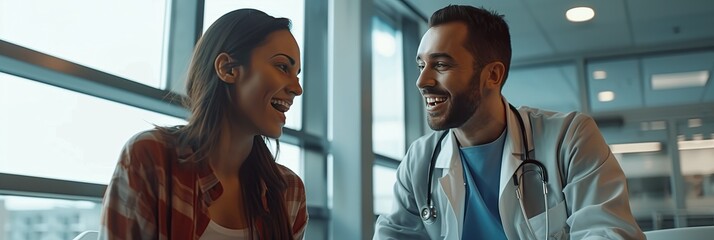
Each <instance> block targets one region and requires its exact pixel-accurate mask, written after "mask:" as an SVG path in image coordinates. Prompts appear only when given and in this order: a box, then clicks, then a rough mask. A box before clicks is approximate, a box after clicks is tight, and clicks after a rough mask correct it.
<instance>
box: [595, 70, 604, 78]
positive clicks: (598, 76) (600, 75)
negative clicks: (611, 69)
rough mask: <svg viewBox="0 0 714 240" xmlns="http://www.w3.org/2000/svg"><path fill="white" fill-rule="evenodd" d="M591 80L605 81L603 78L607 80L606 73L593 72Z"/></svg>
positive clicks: (601, 71)
mask: <svg viewBox="0 0 714 240" xmlns="http://www.w3.org/2000/svg"><path fill="white" fill-rule="evenodd" d="M593 78H594V79H597V80H600V79H605V78H607V72H605V71H603V70H597V71H594V72H593Z"/></svg>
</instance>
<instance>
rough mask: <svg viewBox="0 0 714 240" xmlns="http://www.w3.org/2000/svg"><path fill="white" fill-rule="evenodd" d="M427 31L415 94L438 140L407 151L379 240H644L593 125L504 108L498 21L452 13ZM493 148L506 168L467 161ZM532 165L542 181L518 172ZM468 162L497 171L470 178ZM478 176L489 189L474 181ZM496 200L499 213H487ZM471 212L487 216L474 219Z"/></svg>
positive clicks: (502, 38) (503, 51)
mask: <svg viewBox="0 0 714 240" xmlns="http://www.w3.org/2000/svg"><path fill="white" fill-rule="evenodd" d="M429 26H430V28H429V30H428V31H427V32H426V33H425V35H424V36H423V38H422V40H421V43H420V45H419V50H418V53H417V60H416V61H417V64H418V66H419V68H420V69H421V73H420V76H419V79H418V80H417V83H416V84H417V87H418V88H419V90H420V91H421V93H422V95H423V97H424V103H425V107H426V111H427V121H428V123H429V126H430V127H431V128H432V129H434V130H437V131H435V132H434V133H431V134H428V135H426V136H423V137H421V138H420V139H418V140H416V141H415V142H414V143H412V145H411V147H410V148H409V150H408V152H407V154H406V156H405V157H404V159H403V160H402V162H401V164H400V166H399V168H398V170H397V182H396V184H395V185H394V193H395V199H394V208H393V211H392V212H391V213H389V214H386V215H382V216H380V217H379V218H378V220H377V223H376V227H375V234H374V239H474V238H487V239H498V238H501V239H503V238H507V239H545V238H546V235H547V238H548V239H644V238H645V237H644V235H643V233H642V230H640V228H639V227H638V226H637V223H636V222H635V220H634V218H633V216H632V213H631V211H630V206H629V200H628V193H627V185H626V179H625V176H624V174H623V172H622V169H621V168H620V166H619V164H618V163H617V160H616V159H615V157H614V156H613V154H612V152H611V151H610V149H609V147H608V145H607V144H606V143H605V141H604V139H603V137H602V135H601V134H600V132H599V130H598V128H597V126H596V124H595V122H594V121H593V120H592V119H591V118H590V117H588V116H586V115H583V114H579V113H575V112H571V113H556V112H549V111H544V110H539V109H534V108H527V107H521V108H520V109H515V108H512V107H510V105H509V103H508V102H507V101H506V99H505V98H504V97H503V96H501V88H502V86H503V84H504V83H505V81H506V78H507V76H508V67H509V64H510V58H511V47H510V35H509V33H508V26H507V24H506V23H505V21H504V20H503V16H501V15H498V14H496V13H494V12H490V11H487V10H484V9H480V8H474V7H471V6H453V5H452V6H448V7H445V8H443V9H441V10H439V11H437V12H435V13H434V15H432V17H431V20H430V21H429ZM533 84H538V81H537V79H534V81H533ZM533 94H535V95H537V94H540V93H537V92H534V93H533ZM519 116H520V119H519ZM524 134H525V135H524ZM442 137H443V139H441V140H440V138H442ZM498 142H500V145H496V146H498V149H496V150H497V151H496V152H498V153H500V154H498V156H500V157H496V158H489V159H471V160H469V159H468V157H464V156H462V152H463V151H464V150H465V149H467V148H469V147H479V146H492V145H493V144H494V143H498ZM437 146H439V148H440V149H436V148H437ZM526 148H527V150H524V149H526ZM435 149H436V150H435ZM432 155H433V156H432ZM525 159H529V160H537V161H538V162H540V163H541V164H542V166H543V168H544V169H540V168H538V166H536V165H535V164H526V165H524V167H522V168H518V166H519V165H520V164H521V163H522V162H523V160H525ZM465 161H475V162H479V161H496V162H487V163H492V164H491V166H496V167H495V168H493V169H492V170H491V172H489V171H488V169H487V170H484V169H481V170H480V172H479V171H475V173H476V174H474V170H470V168H469V167H465V165H464V162H465ZM432 162H433V163H432ZM432 164H433V168H432V169H431V170H430V166H431V165H432ZM467 165H471V164H467ZM499 166H500V170H499ZM541 170H543V171H545V172H540V171H541ZM493 172H495V173H496V174H495V175H494V174H493ZM429 173H431V176H430V174H429ZM478 174H483V175H484V176H493V177H491V178H492V180H493V181H485V182H476V184H474V183H475V181H469V180H467V179H475V178H478V177H479V176H474V175H478ZM514 175H516V177H518V179H519V182H521V184H520V185H519V186H520V188H519V187H516V186H515V184H514ZM544 175H547V176H548V181H547V184H546V185H547V198H544V195H543V192H544V191H543V190H542V189H543V188H542V184H541V182H542V181H541V178H542V177H541V176H544ZM429 179H431V182H430V180H429ZM429 183H431V185H429ZM472 185H473V186H472ZM466 189H468V191H467V190H466ZM489 194H490V195H492V196H495V198H494V199H496V200H495V201H493V203H494V204H491V205H489V204H488V203H487V202H488V201H487V196H489ZM519 196H520V197H521V199H522V202H521V201H519V198H517V197H519ZM475 202H478V203H483V204H482V205H479V206H480V207H481V209H480V210H479V209H476V210H478V212H477V214H476V215H477V216H476V217H474V216H471V217H469V216H467V215H468V214H469V212H470V213H474V212H473V209H472V211H468V208H474V207H477V206H476V205H478V204H474V203H475ZM546 202H547V203H546ZM546 204H547V211H545V210H546ZM430 206H433V210H431V208H429V207H430ZM485 212H492V213H496V215H495V216H494V217H493V218H489V217H488V216H489V215H488V213H485ZM483 216H486V217H483ZM546 219H547V220H546ZM546 224H547V226H546ZM529 225H530V226H529ZM484 226H486V227H484ZM487 226H495V227H487ZM546 231H547V232H546ZM474 236H480V237H474Z"/></svg>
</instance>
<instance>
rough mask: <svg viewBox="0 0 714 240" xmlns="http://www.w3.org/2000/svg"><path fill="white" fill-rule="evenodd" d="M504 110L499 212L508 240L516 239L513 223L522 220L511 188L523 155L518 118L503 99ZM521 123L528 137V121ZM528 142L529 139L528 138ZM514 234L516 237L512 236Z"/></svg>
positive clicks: (524, 117)
mask: <svg viewBox="0 0 714 240" xmlns="http://www.w3.org/2000/svg"><path fill="white" fill-rule="evenodd" d="M503 103H504V108H505V109H506V128H507V129H508V130H507V131H508V132H507V135H506V141H505V143H504V145H503V155H502V158H501V177H500V182H499V189H500V192H499V204H498V207H499V211H500V215H501V222H502V223H504V224H503V229H504V231H505V233H506V236H507V237H508V238H509V239H512V238H518V235H517V234H516V232H517V231H518V230H517V229H516V225H518V224H513V223H519V222H522V221H523V220H521V219H519V218H522V217H518V216H520V214H519V213H520V212H519V211H520V206H519V204H518V199H517V198H516V194H515V191H516V189H515V187H514V186H513V174H514V173H515V171H516V168H517V167H518V165H519V164H520V163H521V155H522V153H523V147H522V146H523V145H522V140H523V136H521V129H520V125H519V123H518V118H517V117H516V115H515V114H516V113H514V112H513V111H511V109H510V108H509V105H508V102H507V101H506V99H505V98H504V99H503ZM521 116H522V117H523V121H524V125H525V127H526V128H525V129H526V134H527V135H530V130H529V129H530V121H529V119H528V117H527V116H523V115H521ZM528 139H529V140H530V139H531V137H530V136H528ZM531 146H532V143H530V142H529V144H528V148H529V149H530V148H531ZM514 234H516V235H514Z"/></svg>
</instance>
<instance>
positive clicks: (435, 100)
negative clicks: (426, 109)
mask: <svg viewBox="0 0 714 240" xmlns="http://www.w3.org/2000/svg"><path fill="white" fill-rule="evenodd" d="M444 101H446V98H445V97H428V98H426V103H429V104H433V103H441V102H444Z"/></svg>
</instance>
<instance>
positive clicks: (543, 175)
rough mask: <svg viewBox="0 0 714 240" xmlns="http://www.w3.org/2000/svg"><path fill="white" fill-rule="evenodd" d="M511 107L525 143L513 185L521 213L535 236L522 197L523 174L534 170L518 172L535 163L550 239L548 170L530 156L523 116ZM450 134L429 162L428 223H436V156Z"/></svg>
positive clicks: (425, 217) (424, 215) (424, 210)
mask: <svg viewBox="0 0 714 240" xmlns="http://www.w3.org/2000/svg"><path fill="white" fill-rule="evenodd" d="M509 107H510V109H511V111H513V113H515V115H516V117H517V118H518V125H519V128H520V130H521V136H522V140H523V141H521V143H522V144H523V154H521V157H520V158H521V159H522V161H521V163H520V164H519V165H518V167H517V168H516V170H515V172H514V173H513V185H514V186H515V188H516V198H518V203H519V205H520V208H521V214H523V219H524V220H525V222H526V226H527V227H528V230H529V231H530V234H531V235H532V236H533V238H535V231H533V227H532V226H531V223H530V222H529V221H528V216H527V215H526V209H525V207H524V206H525V204H524V200H523V198H522V197H521V193H522V192H523V188H522V186H523V182H522V181H523V177H522V176H523V174H525V173H527V172H530V171H533V170H527V171H525V172H521V174H520V176H521V177H520V178H519V174H518V170H520V169H521V168H523V167H524V166H525V165H527V164H533V165H536V166H537V167H538V171H535V172H537V173H538V175H539V176H540V180H541V183H542V188H543V201H544V204H545V234H546V238H545V239H548V232H549V231H548V225H549V221H548V172H546V168H545V166H544V165H543V164H542V163H541V162H539V161H538V160H535V159H531V158H530V156H528V136H527V135H526V130H525V125H524V124H523V118H522V117H521V114H520V113H519V112H518V110H517V109H516V108H515V107H514V106H513V105H510V104H509ZM448 134H449V131H448V130H447V131H444V133H443V134H441V136H440V137H439V141H438V142H437V143H436V147H434V151H433V152H432V153H431V160H430V163H429V170H428V171H427V175H428V176H429V177H428V179H427V186H429V189H430V190H429V191H427V193H426V207H424V208H422V209H421V219H422V221H424V222H425V223H427V224H431V223H434V221H435V220H436V208H435V207H434V203H433V202H432V198H431V189H432V185H431V184H432V179H433V177H434V167H435V164H436V157H437V156H438V155H439V153H440V152H441V142H442V141H443V140H444V138H445V137H446V135H448Z"/></svg>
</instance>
